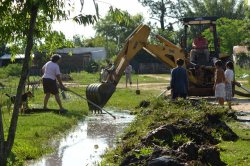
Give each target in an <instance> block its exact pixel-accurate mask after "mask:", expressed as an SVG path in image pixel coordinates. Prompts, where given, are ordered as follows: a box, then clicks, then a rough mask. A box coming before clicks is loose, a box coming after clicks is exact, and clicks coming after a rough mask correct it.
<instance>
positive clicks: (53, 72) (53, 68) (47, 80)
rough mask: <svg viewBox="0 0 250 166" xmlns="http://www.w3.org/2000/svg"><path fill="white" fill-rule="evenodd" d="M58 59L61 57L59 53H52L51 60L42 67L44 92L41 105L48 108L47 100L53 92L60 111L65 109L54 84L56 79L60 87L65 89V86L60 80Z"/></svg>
mask: <svg viewBox="0 0 250 166" xmlns="http://www.w3.org/2000/svg"><path fill="white" fill-rule="evenodd" d="M60 59H61V56H60V55H58V54H54V55H53V56H52V57H51V60H50V61H49V62H47V63H46V64H45V65H44V66H43V67H42V73H43V76H42V78H43V91H44V94H45V96H44V106H43V108H44V109H48V108H47V104H48V100H49V98H50V95H51V94H53V95H55V99H56V102H57V104H58V105H59V107H60V111H65V109H64V108H63V106H62V102H61V99H60V96H59V91H58V87H57V84H56V80H58V82H59V86H60V88H61V89H62V90H65V91H66V90H67V88H65V86H64V85H63V83H62V80H61V72H60V69H59V65H58V63H59V61H60Z"/></svg>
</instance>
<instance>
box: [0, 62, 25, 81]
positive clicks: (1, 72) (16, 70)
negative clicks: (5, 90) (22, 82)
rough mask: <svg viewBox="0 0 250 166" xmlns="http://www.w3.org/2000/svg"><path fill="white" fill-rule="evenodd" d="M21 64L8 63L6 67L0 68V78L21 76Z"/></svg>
mask: <svg viewBox="0 0 250 166" xmlns="http://www.w3.org/2000/svg"><path fill="white" fill-rule="evenodd" d="M21 72H22V65H21V64H9V65H8V66H6V67H2V68H0V78H1V79H2V78H6V77H9V76H18V77H19V76H21Z"/></svg>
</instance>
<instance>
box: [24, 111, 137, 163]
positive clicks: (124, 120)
mask: <svg viewBox="0 0 250 166" xmlns="http://www.w3.org/2000/svg"><path fill="white" fill-rule="evenodd" d="M112 114H113V115H115V116H116V119H113V118H112V117H111V116H109V115H108V114H104V115H103V114H102V115H93V116H90V117H88V118H87V119H85V120H84V121H82V122H79V124H78V125H77V127H76V128H74V129H72V131H70V133H69V134H68V135H67V136H65V137H64V138H62V139H61V140H59V141H56V142H55V144H56V147H57V151H56V152H55V153H54V154H51V155H48V156H45V157H43V158H42V159H40V160H39V161H32V162H29V163H28V165H29V166H85V165H88V166H90V165H98V163H99V162H100V161H101V157H100V156H101V155H102V154H103V153H104V152H105V150H106V149H107V148H112V147H114V146H115V144H114V143H115V138H116V136H117V135H118V134H119V133H121V132H122V131H123V129H124V128H125V127H126V126H127V125H128V124H129V123H130V122H132V120H133V118H134V116H132V115H129V114H128V113H126V112H123V113H114V112H112Z"/></svg>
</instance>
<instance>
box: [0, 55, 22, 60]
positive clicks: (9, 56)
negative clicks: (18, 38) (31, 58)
mask: <svg viewBox="0 0 250 166" xmlns="http://www.w3.org/2000/svg"><path fill="white" fill-rule="evenodd" d="M24 57H25V55H24V54H16V55H15V59H24ZM0 59H1V60H4V59H11V54H4V55H3V56H1V57H0Z"/></svg>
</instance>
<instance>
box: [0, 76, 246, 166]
mask: <svg viewBox="0 0 250 166" xmlns="http://www.w3.org/2000/svg"><path fill="white" fill-rule="evenodd" d="M70 75H71V76H72V78H73V81H70V82H71V83H77V84H80V85H87V84H90V83H95V82H98V78H99V74H98V73H95V74H89V73H87V72H80V73H72V74H70ZM157 76H159V77H157V78H153V77H150V76H148V75H136V74H133V75H132V80H133V83H136V79H137V78H138V80H139V83H165V82H167V81H166V80H165V79H163V78H162V77H166V78H168V77H169V75H167V74H166V75H165V74H161V75H157ZM39 79H40V77H31V78H30V80H31V81H33V80H39ZM18 81H19V78H18V77H8V78H4V79H1V80H0V82H1V83H4V84H5V85H8V87H10V88H7V89H1V91H0V93H1V95H0V99H1V101H2V102H3V103H6V102H5V101H7V100H8V98H7V97H6V96H5V95H3V94H4V93H11V94H15V89H16V88H11V87H16V86H17V84H18ZM9 82H10V83H9ZM119 83H125V78H124V76H123V77H122V78H121V80H120V82H119ZM71 89H72V90H73V91H76V92H77V93H79V94H81V95H83V96H85V88H83V87H71ZM34 92H35V98H33V99H31V100H29V106H30V107H33V108H42V106H43V96H44V94H43V92H42V89H41V88H38V89H35V91H34ZM159 93H160V91H159V90H155V89H154V87H152V88H151V89H149V90H141V94H140V95H136V93H135V90H132V89H130V88H128V89H125V88H117V90H116V92H115V93H114V94H113V96H112V97H111V99H110V100H109V101H108V103H107V105H106V107H114V108H116V109H117V108H119V110H124V109H127V110H131V111H137V112H139V113H140V112H142V113H144V114H145V115H144V116H142V117H139V118H137V120H136V122H133V123H132V124H131V127H130V128H128V129H127V130H126V133H132V134H133V133H135V134H136V136H135V137H131V140H130V141H129V142H128V144H127V146H128V147H129V146H133V145H134V144H135V143H137V142H138V141H139V139H140V137H142V136H143V135H144V134H145V133H146V132H147V131H148V128H145V126H150V124H152V125H151V128H152V127H155V126H158V125H159V124H161V123H163V122H164V123H165V122H166V120H167V123H170V122H171V121H174V120H177V119H178V118H182V117H191V118H192V119H194V120H199V116H198V114H197V111H193V113H192V114H189V115H187V114H186V113H185V112H183V111H180V112H178V111H175V110H178V109H179V108H178V107H180V106H170V105H168V104H166V103H164V102H163V101H162V100H154V101H153V102H154V103H155V104H154V105H155V108H154V109H156V110H157V111H155V112H150V110H146V111H142V109H140V108H138V109H136V108H135V107H137V106H138V105H139V103H140V101H142V100H151V99H153V98H155V97H156V96H157V95H158V94H159ZM66 96H67V99H66V100H63V106H64V107H65V108H66V109H68V113H67V114H65V115H59V114H55V113H39V114H30V115H20V116H19V120H18V127H17V133H16V139H15V143H14V147H13V151H12V152H13V155H12V157H13V158H12V161H15V162H14V163H12V164H11V165H22V164H23V162H24V161H25V160H27V159H36V158H39V157H41V156H42V155H44V154H46V153H51V152H52V151H53V146H51V143H50V142H51V138H58V137H61V136H62V135H64V134H65V133H66V132H67V131H68V129H70V128H72V126H74V125H75V124H76V123H77V121H78V120H79V119H83V118H84V117H85V116H87V115H88V106H87V102H86V101H83V99H81V98H79V97H76V96H75V95H73V94H71V93H70V92H66ZM162 106H166V107H168V108H169V110H168V111H163V110H162V109H161V108H162ZM48 107H49V108H53V109H57V108H58V106H57V104H56V101H55V99H54V98H51V99H50V100H49V104H48ZM181 107H183V106H181ZM2 109H3V119H4V122H3V123H4V130H5V136H6V135H7V131H8V126H9V122H10V118H11V110H8V108H7V107H6V106H4V107H2ZM190 109H192V108H190ZM147 114H152V116H149V115H147ZM232 126H233V129H234V130H236V133H237V134H238V132H239V133H242V136H244V137H242V139H240V140H239V141H237V142H234V143H230V142H222V143H221V144H220V145H219V146H220V147H221V148H222V149H223V151H222V159H223V160H224V161H225V162H226V163H229V165H230V164H231V165H233V164H234V162H235V161H237V163H238V164H239V165H240V164H243V165H244V164H245V163H246V162H248V163H250V161H249V160H250V159H249V158H246V157H245V156H246V155H245V154H249V151H248V149H247V147H249V143H248V140H247V139H248V138H249V137H248V135H246V134H245V135H244V130H240V129H239V128H241V127H239V126H236V125H235V126H234V123H232ZM149 128H150V127H149ZM137 131H140V132H137ZM247 132H248V131H247ZM245 138H246V139H245ZM175 139H176V140H175V141H177V142H181V141H186V140H188V138H186V137H185V136H183V135H180V136H177V137H176V138H175ZM249 139H250V138H249ZM232 147H234V148H233V149H235V153H236V152H237V153H239V156H235V157H232V156H230V155H234V154H235V153H231V152H230V150H231V149H230V148H232ZM119 148H120V150H121V147H120V145H118V146H117V151H111V152H109V153H108V154H107V156H108V155H110V156H112V153H116V152H119ZM224 152H225V153H224ZM245 152H247V153H245ZM141 153H142V154H136V155H138V156H140V155H145V154H148V153H151V149H150V148H145V149H142V151H141ZM109 160H111V159H109V157H106V158H105V161H106V162H107V161H109ZM236 165H237V164H236Z"/></svg>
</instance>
